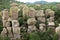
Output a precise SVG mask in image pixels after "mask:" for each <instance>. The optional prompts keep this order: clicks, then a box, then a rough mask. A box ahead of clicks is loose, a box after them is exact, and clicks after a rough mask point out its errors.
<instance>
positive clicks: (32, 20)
mask: <svg viewBox="0 0 60 40" xmlns="http://www.w3.org/2000/svg"><path fill="white" fill-rule="evenodd" d="M27 24H28V33H31V32H32V31H36V26H35V24H36V20H35V18H30V19H28V20H27Z"/></svg>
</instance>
